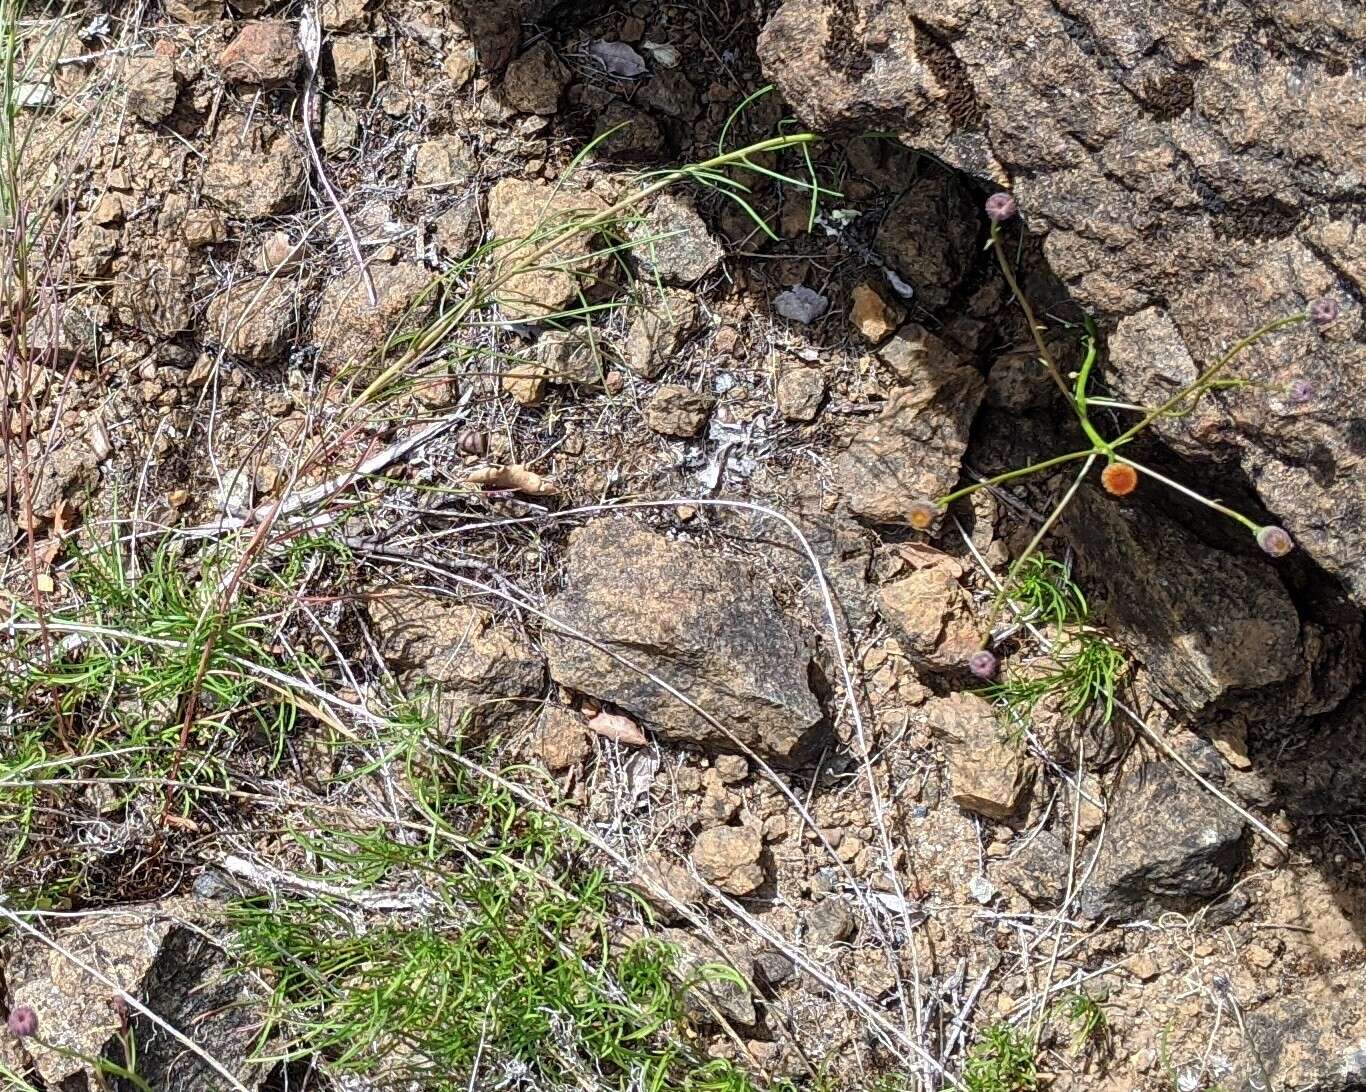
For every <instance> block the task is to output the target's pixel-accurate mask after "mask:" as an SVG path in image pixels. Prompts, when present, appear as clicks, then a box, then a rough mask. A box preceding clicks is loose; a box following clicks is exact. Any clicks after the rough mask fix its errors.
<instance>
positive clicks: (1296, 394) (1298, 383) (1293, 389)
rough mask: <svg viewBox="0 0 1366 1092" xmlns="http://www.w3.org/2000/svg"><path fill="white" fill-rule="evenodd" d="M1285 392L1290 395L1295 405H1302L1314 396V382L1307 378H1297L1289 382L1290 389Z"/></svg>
mask: <svg viewBox="0 0 1366 1092" xmlns="http://www.w3.org/2000/svg"><path fill="white" fill-rule="evenodd" d="M1287 393H1288V394H1289V396H1290V401H1292V402H1294V403H1295V405H1297V406H1302V405H1304V404H1305V403H1306V402H1308V401H1309V399H1311V398H1313V397H1314V384H1313V383H1311V382H1309V380H1307V379H1297V380H1295V382H1293V383H1291V384H1290V390H1289V391H1288V392H1287Z"/></svg>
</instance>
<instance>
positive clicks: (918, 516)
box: [908, 501, 939, 531]
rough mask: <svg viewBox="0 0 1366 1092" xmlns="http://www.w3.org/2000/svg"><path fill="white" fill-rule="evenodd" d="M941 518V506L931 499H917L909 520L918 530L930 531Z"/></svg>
mask: <svg viewBox="0 0 1366 1092" xmlns="http://www.w3.org/2000/svg"><path fill="white" fill-rule="evenodd" d="M938 518H939V508H938V506H937V505H934V504H931V503H930V502H929V501H916V502H915V503H914V504H912V505H911V509H910V519H909V520H908V522H909V523H910V525H911V526H912V527H914V528H915V529H916V530H917V531H928V530H929V529H930V528H931V527H933V526H934V521H935V520H937V519H938Z"/></svg>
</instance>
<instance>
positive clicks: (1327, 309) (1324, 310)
mask: <svg viewBox="0 0 1366 1092" xmlns="http://www.w3.org/2000/svg"><path fill="white" fill-rule="evenodd" d="M1340 310H1341V308H1340V307H1338V301H1337V300H1335V299H1333V298H1332V297H1331V296H1320V297H1319V298H1318V299H1316V300H1310V301H1309V306H1308V307H1307V308H1305V312H1304V313H1305V314H1306V315H1308V316H1309V321H1310V322H1312V323H1313V324H1314V325H1315V326H1327V325H1328V324H1329V323H1332V322H1336V321H1337V317H1338V312H1339V311H1340Z"/></svg>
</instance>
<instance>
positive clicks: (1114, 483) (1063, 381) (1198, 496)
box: [910, 193, 1340, 678]
mask: <svg viewBox="0 0 1366 1092" xmlns="http://www.w3.org/2000/svg"><path fill="white" fill-rule="evenodd" d="M985 211H986V215H987V219H988V221H989V222H990V227H991V241H990V244H989V245H990V247H991V249H992V250H993V251H994V252H995V255H996V260H997V263H998V264H999V266H1000V268H1001V272H1002V274H1003V275H1004V277H1005V280H1006V283H1007V285H1009V287H1010V291H1011V295H1012V296H1013V297H1014V299H1015V302H1016V303H1017V304H1018V305H1019V307H1020V310H1021V311H1023V312H1024V317H1025V321H1026V322H1027V323H1028V325H1029V331H1030V334H1031V336H1032V337H1033V339H1034V344H1035V346H1036V348H1037V349H1038V353H1039V362H1040V364H1041V365H1042V366H1043V368H1044V370H1045V372H1046V373H1047V374H1048V376H1049V377H1050V379H1051V380H1052V381H1053V383H1054V385H1055V386H1056V387H1057V388H1058V390H1059V392H1060V393H1061V394H1062V396H1063V398H1064V400H1065V401H1066V402H1067V404H1068V406H1069V407H1070V408H1071V409H1072V411H1073V413H1074V415H1075V416H1076V419H1077V423H1078V425H1079V426H1080V428H1081V431H1082V433H1083V435H1084V436H1085V438H1086V440H1087V444H1086V446H1085V447H1080V448H1078V449H1077V450H1075V451H1069V452H1067V453H1065V454H1062V455H1054V456H1052V457H1050V458H1047V459H1043V460H1041V461H1039V462H1035V463H1030V464H1029V465H1028V466H1022V467H1018V468H1016V469H1013V470H1008V471H1006V472H1004V473H1002V474H997V475H995V476H993V477H990V478H986V479H984V480H982V481H979V482H975V483H973V484H972V485H968V486H965V487H963V488H962V489H957V490H954V491H953V492H950V493H946V494H944V495H943V496H941V497H937V498H935V499H933V500H929V499H924V500H921V501H918V502H916V503H915V504H914V505H913V507H912V514H911V520H910V523H911V525H912V526H913V527H915V528H917V529H919V530H926V529H928V528H930V527H932V526H933V525H934V523H935V521H936V520H937V519H938V518H939V516H941V515H942V514H943V513H944V512H945V511H947V509H948V507H949V505H951V504H952V503H953V502H954V501H956V500H960V499H961V498H963V497H966V496H969V495H970V494H972V493H975V492H977V491H978V490H980V489H987V488H991V487H994V486H1000V485H1004V484H1006V483H1007V482H1012V481H1018V480H1021V479H1024V478H1029V477H1032V476H1034V475H1035V474H1041V473H1043V472H1045V471H1049V470H1053V469H1055V468H1056V467H1060V466H1066V465H1068V464H1071V463H1075V462H1081V463H1083V465H1082V468H1081V472H1080V473H1079V474H1078V476H1077V480H1076V481H1075V482H1074V484H1073V487H1072V488H1071V489H1070V490H1068V492H1067V493H1066V494H1065V495H1064V497H1063V499H1062V501H1061V502H1060V503H1059V504H1058V505H1057V506H1056V507H1055V508H1054V509H1053V511H1052V513H1051V514H1050V515H1049V517H1048V518H1047V519H1046V520H1045V521H1044V522H1043V525H1042V526H1041V527H1040V528H1039V530H1038V532H1037V533H1036V534H1035V535H1034V537H1033V539H1032V540H1031V541H1030V543H1029V544H1028V546H1027V547H1026V548H1025V550H1024V552H1023V553H1022V554H1021V555H1020V557H1019V558H1018V559H1017V560H1016V561H1015V563H1014V564H1013V565H1012V566H1011V569H1010V572H1009V574H1008V575H1007V578H1006V580H1005V582H1004V583H1003V585H1002V589H1001V593H1000V595H999V596H998V598H997V601H996V605H995V608H994V611H993V624H994V620H995V617H994V616H995V614H996V613H997V612H999V610H1000V608H1001V606H1002V605H1003V604H1004V602H1005V601H1006V599H1008V598H1009V599H1014V598H1015V589H1016V587H1017V585H1018V583H1019V581H1020V579H1021V577H1022V575H1023V574H1024V573H1025V572H1026V571H1027V566H1029V565H1030V563H1031V559H1032V558H1033V557H1034V556H1035V552H1036V551H1037V549H1038V547H1039V544H1040V543H1041V542H1042V541H1043V539H1044V537H1045V536H1046V535H1047V534H1048V532H1049V530H1050V529H1051V528H1052V527H1053V525H1054V524H1055V523H1056V522H1057V521H1058V519H1059V518H1060V517H1061V516H1062V513H1063V512H1064V510H1065V509H1066V507H1067V505H1068V504H1069V503H1070V502H1071V499H1072V498H1073V497H1074V496H1075V495H1076V490H1077V488H1078V487H1079V486H1080V484H1081V481H1082V480H1083V479H1084V478H1085V477H1086V475H1087V474H1089V472H1090V470H1091V468H1092V466H1094V465H1095V463H1097V462H1099V461H1103V462H1104V466H1103V468H1102V470H1101V474H1100V483H1101V486H1102V487H1103V488H1104V489H1105V491H1106V492H1107V493H1109V494H1110V495H1111V496H1117V497H1122V496H1127V495H1128V494H1130V493H1132V492H1133V491H1134V490H1135V489H1136V488H1137V487H1138V485H1139V482H1140V481H1141V480H1142V479H1143V478H1150V479H1152V480H1153V481H1155V482H1158V483H1159V484H1161V485H1164V486H1166V487H1167V488H1168V489H1172V490H1174V491H1175V492H1177V493H1180V494H1181V495H1182V496H1184V497H1188V498H1190V499H1191V500H1194V501H1196V502H1198V503H1199V504H1202V505H1204V506H1205V507H1207V508H1211V509H1213V510H1214V511H1216V512H1218V513H1219V514H1220V515H1222V516H1224V517H1226V518H1228V519H1230V520H1233V521H1234V522H1235V523H1238V524H1240V525H1242V526H1243V527H1245V528H1246V529H1247V531H1248V532H1249V533H1250V534H1251V535H1252V536H1253V539H1254V540H1255V541H1256V543H1257V546H1258V547H1259V548H1260V549H1261V550H1262V551H1263V552H1264V553H1266V554H1268V555H1270V556H1271V557H1283V556H1285V555H1286V554H1288V553H1290V552H1291V551H1292V550H1293V549H1294V546H1295V543H1294V540H1293V539H1292V538H1291V536H1290V534H1289V533H1288V532H1287V531H1286V530H1285V529H1284V528H1281V527H1278V526H1275V525H1263V524H1260V523H1258V522H1257V521H1256V520H1254V519H1252V518H1250V517H1249V516H1247V515H1244V514H1243V513H1242V512H1239V511H1237V510H1235V509H1233V508H1230V507H1228V506H1227V505H1225V504H1222V503H1220V502H1219V501H1217V500H1214V499H1212V498H1210V497H1207V496H1205V495H1204V494H1202V493H1200V492H1199V491H1197V490H1195V489H1193V488H1191V487H1190V486H1187V485H1185V484H1183V483H1181V482H1179V481H1176V480H1174V479H1172V478H1169V477H1167V476H1165V475H1163V474H1161V473H1159V472H1158V471H1156V470H1153V469H1152V468H1151V467H1148V466H1145V465H1143V464H1141V463H1139V462H1137V461H1136V460H1135V459H1134V458H1133V457H1132V456H1131V455H1130V454H1129V450H1128V449H1129V447H1130V445H1131V444H1132V443H1133V441H1134V440H1136V439H1137V438H1138V437H1139V436H1141V435H1142V434H1143V433H1144V432H1145V431H1146V430H1147V429H1148V428H1149V427H1151V426H1152V425H1154V424H1156V423H1157V422H1159V421H1164V420H1169V419H1173V418H1178V417H1184V416H1187V415H1189V414H1190V413H1192V412H1193V411H1194V410H1195V409H1196V407H1197V406H1198V405H1199V404H1200V402H1201V401H1202V400H1203V399H1204V398H1205V396H1206V395H1208V394H1209V393H1211V392H1212V391H1216V390H1221V389H1227V388H1229V387H1238V386H1244V385H1246V381H1244V380H1241V379H1238V378H1237V377H1235V376H1233V375H1232V374H1231V370H1232V366H1233V364H1234V361H1236V360H1237V358H1238V357H1239V356H1240V355H1241V354H1242V353H1243V352H1244V351H1245V350H1247V349H1248V348H1250V347H1251V346H1253V345H1255V344H1257V343H1258V342H1259V341H1261V340H1262V339H1264V338H1266V337H1269V336H1270V335H1272V334H1274V333H1276V332H1277V331H1279V330H1282V329H1285V328H1287V327H1290V326H1296V325H1298V324H1300V323H1302V322H1309V323H1310V324H1311V325H1313V326H1314V327H1316V328H1319V329H1322V328H1323V327H1325V326H1328V325H1330V324H1331V323H1333V322H1335V321H1336V320H1337V318H1338V314H1339V310H1340V309H1339V306H1338V303H1337V301H1336V300H1333V299H1329V298H1321V299H1316V300H1313V301H1311V302H1310V303H1309V304H1308V306H1307V307H1306V308H1305V310H1303V311H1301V312H1298V313H1297V314H1293V315H1287V316H1284V317H1282V318H1277V319H1273V320H1271V321H1269V322H1266V323H1263V324H1262V325H1261V326H1258V327H1257V328H1256V329H1255V330H1253V331H1252V332H1251V333H1249V334H1247V335H1246V336H1244V337H1242V338H1240V339H1239V340H1238V341H1236V342H1235V343H1234V344H1233V345H1232V346H1231V347H1230V348H1229V349H1228V350H1227V351H1226V352H1224V353H1223V354H1222V355H1221V356H1219V357H1218V359H1216V360H1215V361H1214V362H1213V363H1212V364H1210V365H1209V366H1208V367H1206V368H1205V369H1204V370H1202V371H1201V372H1200V374H1199V375H1197V376H1196V378H1195V379H1194V380H1192V381H1191V382H1190V383H1188V384H1186V386H1184V387H1182V388H1181V389H1180V390H1179V391H1177V392H1176V393H1175V394H1173V395H1172V396H1171V397H1170V398H1168V399H1167V400H1166V401H1165V402H1162V403H1161V404H1159V405H1156V406H1132V405H1128V404H1126V403H1121V402H1115V401H1113V400H1111V399H1104V398H1095V397H1094V395H1093V392H1092V389H1091V383H1092V379H1093V376H1094V369H1095V365H1096V361H1097V359H1098V356H1099V338H1098V336H1097V331H1096V328H1095V324H1094V323H1093V322H1092V321H1091V320H1090V319H1089V318H1088V319H1087V320H1086V322H1085V336H1084V346H1085V356H1084V358H1083V360H1082V362H1081V365H1080V367H1079V368H1078V369H1077V370H1076V371H1075V372H1074V373H1071V374H1069V375H1066V376H1064V373H1063V371H1062V369H1061V368H1060V367H1059V366H1058V363H1057V360H1056V358H1055V357H1054V355H1053V353H1052V351H1051V350H1050V349H1049V347H1048V344H1047V342H1046V340H1045V338H1044V329H1045V328H1044V326H1043V325H1042V324H1041V323H1040V322H1039V320H1038V318H1037V316H1036V315H1035V313H1034V309H1033V306H1032V305H1031V304H1030V301H1029V298H1028V296H1027V295H1026V294H1025V292H1024V290H1023V289H1022V288H1021V287H1020V283H1019V280H1018V278H1017V277H1016V275H1015V269H1014V267H1013V265H1012V263H1011V260H1010V257H1009V255H1008V254H1007V252H1006V245H1005V243H1006V236H1005V225H1006V224H1007V223H1009V222H1010V221H1011V220H1012V219H1014V218H1015V216H1016V215H1017V214H1018V211H1019V210H1018V206H1017V204H1016V201H1015V198H1014V197H1012V196H1011V195H1010V194H1006V193H997V194H993V195H992V196H991V197H989V198H987V201H986V205H985ZM1307 390H1308V388H1307V384H1303V383H1301V384H1299V385H1298V386H1297V387H1296V388H1295V389H1293V390H1292V391H1291V397H1292V399H1295V398H1299V399H1300V400H1303V399H1304V398H1305V397H1307V396H1308V394H1307ZM1093 407H1101V408H1104V409H1106V410H1119V411H1126V410H1127V411H1131V412H1135V413H1137V414H1138V415H1139V419H1138V420H1137V421H1136V422H1135V423H1134V424H1132V425H1130V426H1128V427H1127V428H1125V429H1123V431H1121V432H1120V433H1119V434H1118V435H1117V436H1109V437H1107V436H1106V435H1104V434H1103V433H1102V431H1101V429H1100V427H1099V426H1098V425H1097V423H1096V421H1094V420H1093V419H1092V409H1093ZM991 628H992V627H991V626H990V625H989V626H988V627H987V631H988V632H990V630H991ZM987 655H990V653H987ZM967 666H968V669H969V670H970V671H971V672H972V673H973V674H974V675H977V676H978V677H979V678H990V677H992V676H993V675H994V674H995V662H994V658H993V660H992V662H991V663H990V664H989V663H988V661H987V660H986V657H985V656H983V655H982V654H981V653H977V654H974V656H973V657H972V658H971V659H970V661H969V663H968V665H967Z"/></svg>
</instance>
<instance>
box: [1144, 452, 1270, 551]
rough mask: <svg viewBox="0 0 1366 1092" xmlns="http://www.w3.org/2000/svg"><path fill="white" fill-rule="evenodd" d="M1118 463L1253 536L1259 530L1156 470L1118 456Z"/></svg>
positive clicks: (1258, 525)
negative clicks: (1232, 521)
mask: <svg viewBox="0 0 1366 1092" xmlns="http://www.w3.org/2000/svg"><path fill="white" fill-rule="evenodd" d="M1118 461H1119V462H1121V463H1125V464H1126V465H1128V466H1132V467H1133V468H1134V469H1135V470H1137V471H1138V472H1139V473H1140V474H1146V475H1147V476H1148V477H1150V478H1154V479H1156V480H1157V481H1160V482H1161V483H1162V484H1163V485H1165V486H1167V487H1168V488H1169V489H1175V490H1176V491H1177V492H1178V493H1180V494H1182V495H1183V496H1186V497H1190V499H1191V500H1193V501H1199V502H1200V503H1201V504H1203V505H1205V507H1207V508H1213V509H1214V510H1215V511H1216V512H1218V513H1220V514H1221V515H1225V516H1227V517H1228V518H1229V519H1231V520H1236V521H1237V522H1238V523H1241V524H1242V525H1243V526H1244V527H1246V528H1247V529H1248V530H1249V531H1251V532H1252V533H1253V534H1254V535H1255V534H1256V533H1257V532H1258V531H1260V530H1261V525H1260V524H1257V523H1254V522H1253V521H1252V520H1250V519H1248V518H1247V516H1245V515H1243V514H1242V513H1241V512H1235V511H1234V510H1233V509H1232V508H1229V507H1227V506H1225V505H1222V504H1220V503H1219V502H1218V501H1212V500H1210V499H1209V498H1208V497H1206V496H1204V495H1202V494H1200V493H1197V492H1196V491H1195V490H1194V489H1190V488H1188V487H1186V486H1184V485H1182V484H1181V483H1180V482H1178V481H1173V480H1172V479H1171V478H1168V477H1166V476H1165V475H1163V474H1159V473H1158V472H1157V471H1156V470H1149V469H1148V468H1147V467H1146V466H1143V465H1142V464H1140V463H1136V462H1134V461H1133V460H1132V459H1126V458H1124V457H1123V456H1120V457H1119V458H1118Z"/></svg>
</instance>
